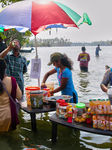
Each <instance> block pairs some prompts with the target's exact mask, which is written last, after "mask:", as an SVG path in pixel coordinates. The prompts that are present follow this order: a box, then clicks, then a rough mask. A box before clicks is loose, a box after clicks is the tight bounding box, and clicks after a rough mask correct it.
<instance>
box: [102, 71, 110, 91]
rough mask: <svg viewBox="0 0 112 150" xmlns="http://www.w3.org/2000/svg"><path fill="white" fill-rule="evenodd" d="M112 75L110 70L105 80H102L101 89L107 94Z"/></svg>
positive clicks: (106, 73)
mask: <svg viewBox="0 0 112 150" xmlns="http://www.w3.org/2000/svg"><path fill="white" fill-rule="evenodd" d="M110 75H111V70H110V69H108V70H107V71H106V72H105V74H104V77H103V80H102V82H101V84H100V87H101V89H102V91H103V92H107V91H108V87H107V86H108V84H109V83H110V80H111V78H110Z"/></svg>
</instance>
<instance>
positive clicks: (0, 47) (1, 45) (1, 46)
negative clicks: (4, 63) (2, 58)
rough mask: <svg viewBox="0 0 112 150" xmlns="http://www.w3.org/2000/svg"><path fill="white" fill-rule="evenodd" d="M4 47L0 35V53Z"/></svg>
mask: <svg viewBox="0 0 112 150" xmlns="http://www.w3.org/2000/svg"><path fill="white" fill-rule="evenodd" d="M4 49H6V45H5V43H3V39H2V38H1V37H0V53H1V52H2V51H3V50H4Z"/></svg>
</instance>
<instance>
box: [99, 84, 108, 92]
mask: <svg viewBox="0 0 112 150" xmlns="http://www.w3.org/2000/svg"><path fill="white" fill-rule="evenodd" d="M100 87H101V89H102V91H103V92H107V91H108V88H107V86H106V85H104V84H101V85H100Z"/></svg>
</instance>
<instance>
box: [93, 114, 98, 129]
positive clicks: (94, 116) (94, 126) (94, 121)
mask: <svg viewBox="0 0 112 150" xmlns="http://www.w3.org/2000/svg"><path fill="white" fill-rule="evenodd" d="M93 128H97V116H96V114H93Z"/></svg>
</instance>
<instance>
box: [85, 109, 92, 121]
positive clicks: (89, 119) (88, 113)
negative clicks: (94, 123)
mask: <svg viewBox="0 0 112 150" xmlns="http://www.w3.org/2000/svg"><path fill="white" fill-rule="evenodd" d="M86 123H91V113H90V108H88V112H87V116H86Z"/></svg>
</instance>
